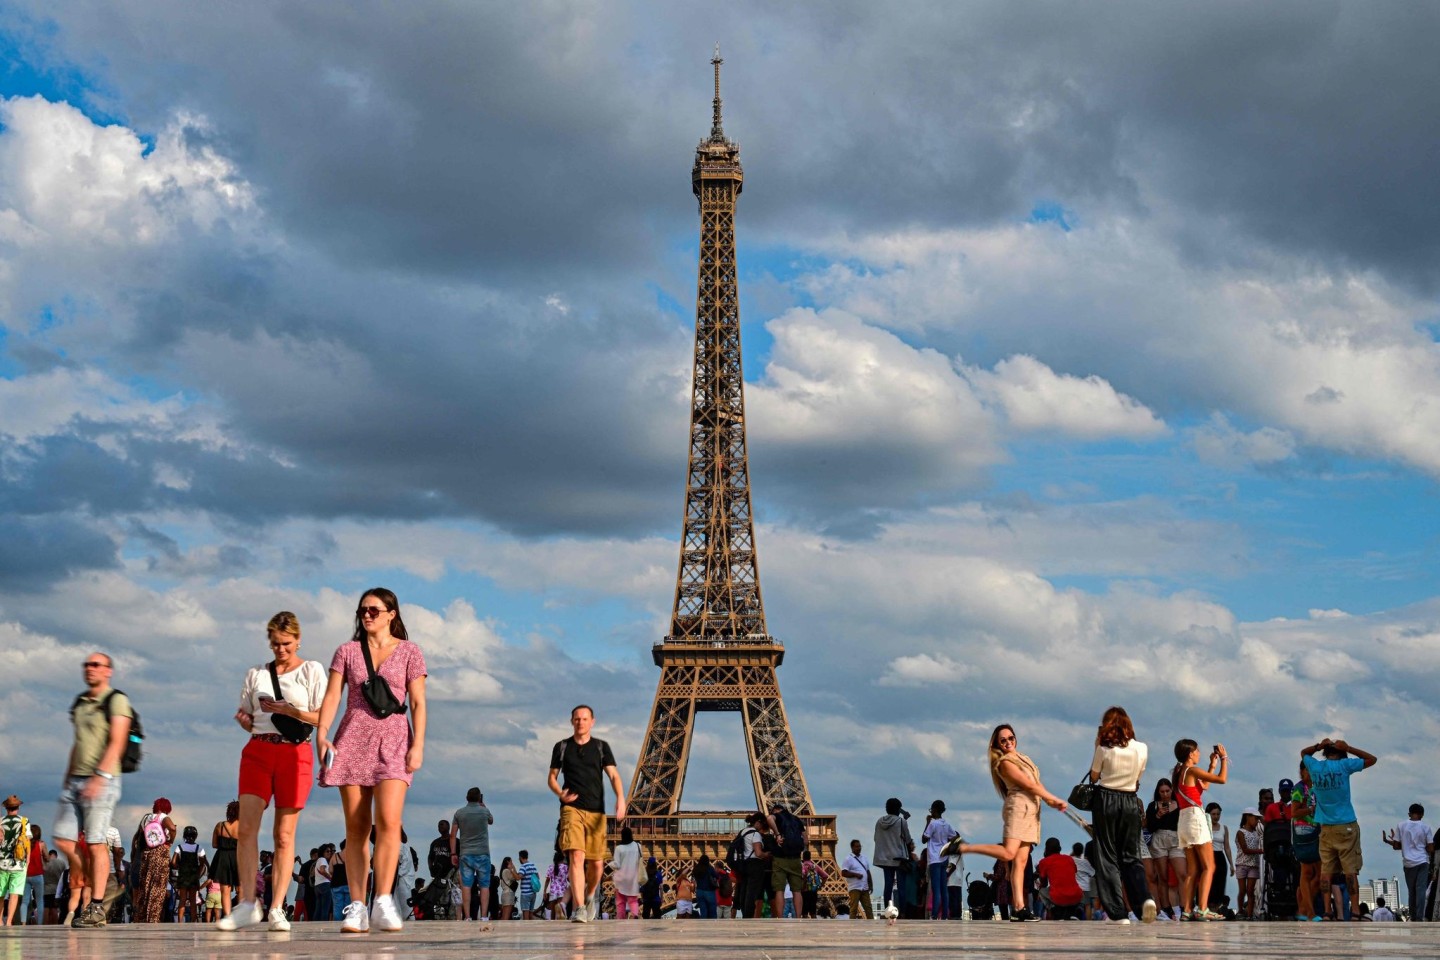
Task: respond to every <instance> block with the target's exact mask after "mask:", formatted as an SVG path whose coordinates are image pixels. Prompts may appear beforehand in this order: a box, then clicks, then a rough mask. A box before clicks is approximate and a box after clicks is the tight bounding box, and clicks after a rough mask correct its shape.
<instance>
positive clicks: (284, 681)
mask: <svg viewBox="0 0 1440 960" xmlns="http://www.w3.org/2000/svg"><path fill="white" fill-rule="evenodd" d="M268 663H269V662H268V661H267V662H266V663H262V664H260V665H259V666H257V667H251V668H250V669H249V670H248V671H247V672H246V674H245V683H244V684H243V685H242V686H241V687H240V709H241V710H243V711H245V712H246V713H248V714H250V715H251V716H252V717H254V718H255V721H254V723H252V724H251V726H250V732H251V733H279V732H280V731H278V730H276V729H275V724H274V723H273V722H272V721H271V720H270V717H271V714H268V713H266V712H265V711H263V710H261V709H260V697H261V696H262V695H264V696H267V697H274V696H275V688H274V687H273V686H271V684H270V668H269V665H268ZM327 680H328V678H327V677H326V676H325V667H324V666H322V665H321V664H320V662H319V661H318V660H305V661H302V662H301V664H300V666H299V667H298V668H296V669H294V670H291V671H290V672H289V673H282V674H280V693H281V695H282V696H281V699H283V700H284V701H285V702H286V703H288V704H290V705H291V706H292V707H295V708H297V709H300V710H319V709H320V701H321V700H323V699H325V684H326V682H327Z"/></svg>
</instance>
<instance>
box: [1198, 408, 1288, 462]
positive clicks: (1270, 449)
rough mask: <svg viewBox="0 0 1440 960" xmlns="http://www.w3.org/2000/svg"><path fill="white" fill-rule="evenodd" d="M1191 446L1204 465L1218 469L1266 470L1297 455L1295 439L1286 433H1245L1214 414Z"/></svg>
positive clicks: (1267, 430)
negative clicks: (1259, 468)
mask: <svg viewBox="0 0 1440 960" xmlns="http://www.w3.org/2000/svg"><path fill="white" fill-rule="evenodd" d="M1190 442H1191V443H1192V444H1194V446H1195V455H1196V456H1198V457H1199V458H1200V460H1201V461H1202V462H1203V463H1208V464H1211V465H1212V466H1217V467H1229V468H1235V467H1244V466H1255V467H1267V466H1271V465H1272V464H1276V463H1282V462H1284V461H1286V460H1289V459H1290V458H1291V457H1293V456H1294V455H1295V438H1294V437H1293V436H1291V435H1290V434H1289V433H1287V432H1286V431H1284V430H1277V429H1276V428H1274V427H1261V428H1260V429H1258V430H1253V431H1251V432H1249V433H1245V432H1243V431H1240V430H1236V429H1235V428H1234V427H1233V426H1231V424H1230V421H1229V419H1228V418H1226V417H1225V415H1224V414H1221V413H1216V414H1213V415H1212V416H1211V418H1210V422H1209V423H1206V424H1204V425H1202V426H1199V427H1196V428H1195V429H1194V430H1193V431H1192V433H1191V438H1190Z"/></svg>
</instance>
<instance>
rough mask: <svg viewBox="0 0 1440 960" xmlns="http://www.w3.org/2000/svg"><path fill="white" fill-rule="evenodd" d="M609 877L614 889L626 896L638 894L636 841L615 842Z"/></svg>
mask: <svg viewBox="0 0 1440 960" xmlns="http://www.w3.org/2000/svg"><path fill="white" fill-rule="evenodd" d="M610 869H611V871H612V873H611V875H610V879H611V880H612V881H613V882H614V883H615V889H616V891H617V892H619V893H623V894H625V896H627V897H638V896H640V844H639V842H638V841H632V842H630V843H617V844H615V859H614V860H611V861H610Z"/></svg>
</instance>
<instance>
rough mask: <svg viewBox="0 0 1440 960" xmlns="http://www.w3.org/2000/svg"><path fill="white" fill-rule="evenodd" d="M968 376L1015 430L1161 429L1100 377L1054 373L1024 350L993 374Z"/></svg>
mask: <svg viewBox="0 0 1440 960" xmlns="http://www.w3.org/2000/svg"><path fill="white" fill-rule="evenodd" d="M970 379H971V381H972V382H975V383H976V384H977V386H978V387H979V388H980V389H982V390H984V391H985V392H986V393H988V394H989V395H990V396H992V397H993V398H994V400H995V401H996V402H998V404H999V405H1000V407H1001V408H1002V409H1003V410H1004V411H1005V416H1006V419H1007V420H1008V421H1009V423H1010V425H1011V426H1012V427H1014V428H1015V429H1017V430H1022V431H1046V430H1050V431H1055V432H1057V433H1061V434H1065V435H1068V436H1075V437H1081V438H1084V439H1087V440H1098V439H1101V438H1107V437H1127V438H1131V439H1137V440H1145V439H1152V438H1154V437H1157V436H1160V435H1162V434H1164V433H1165V432H1166V429H1165V424H1164V423H1163V422H1161V420H1160V419H1159V418H1157V417H1156V416H1155V414H1153V413H1152V412H1150V410H1149V409H1147V408H1146V407H1145V405H1144V404H1142V403H1139V402H1137V401H1136V400H1135V399H1133V398H1131V397H1127V396H1124V395H1123V394H1119V393H1117V392H1116V391H1115V388H1114V387H1112V386H1111V385H1110V384H1108V383H1106V382H1105V381H1104V380H1102V379H1101V378H1099V377H1097V376H1094V375H1091V376H1088V377H1083V378H1082V377H1075V376H1069V375H1062V374H1057V373H1056V372H1055V371H1054V370H1051V369H1050V368H1049V367H1047V366H1046V365H1045V364H1043V363H1041V362H1040V361H1039V360H1036V359H1035V358H1034V357H1030V356H1025V355H1023V354H1021V355H1018V356H1014V357H1009V358H1007V359H1005V360H1001V361H1000V362H999V363H997V364H996V365H995V371H994V373H993V374H992V373H987V372H985V371H975V372H973V373H971V374H970Z"/></svg>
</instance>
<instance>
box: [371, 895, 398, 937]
mask: <svg viewBox="0 0 1440 960" xmlns="http://www.w3.org/2000/svg"><path fill="white" fill-rule="evenodd" d="M370 922H371V923H372V924H374V925H375V929H376V930H379V931H380V932H381V933H399V932H400V931H401V930H403V929H405V924H404V923H402V922H401V920H400V912H399V911H398V910H396V909H395V898H394V896H392V895H390V894H386V895H385V896H383V897H379V896H377V897H376V898H375V906H373V907H371V908H370Z"/></svg>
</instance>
